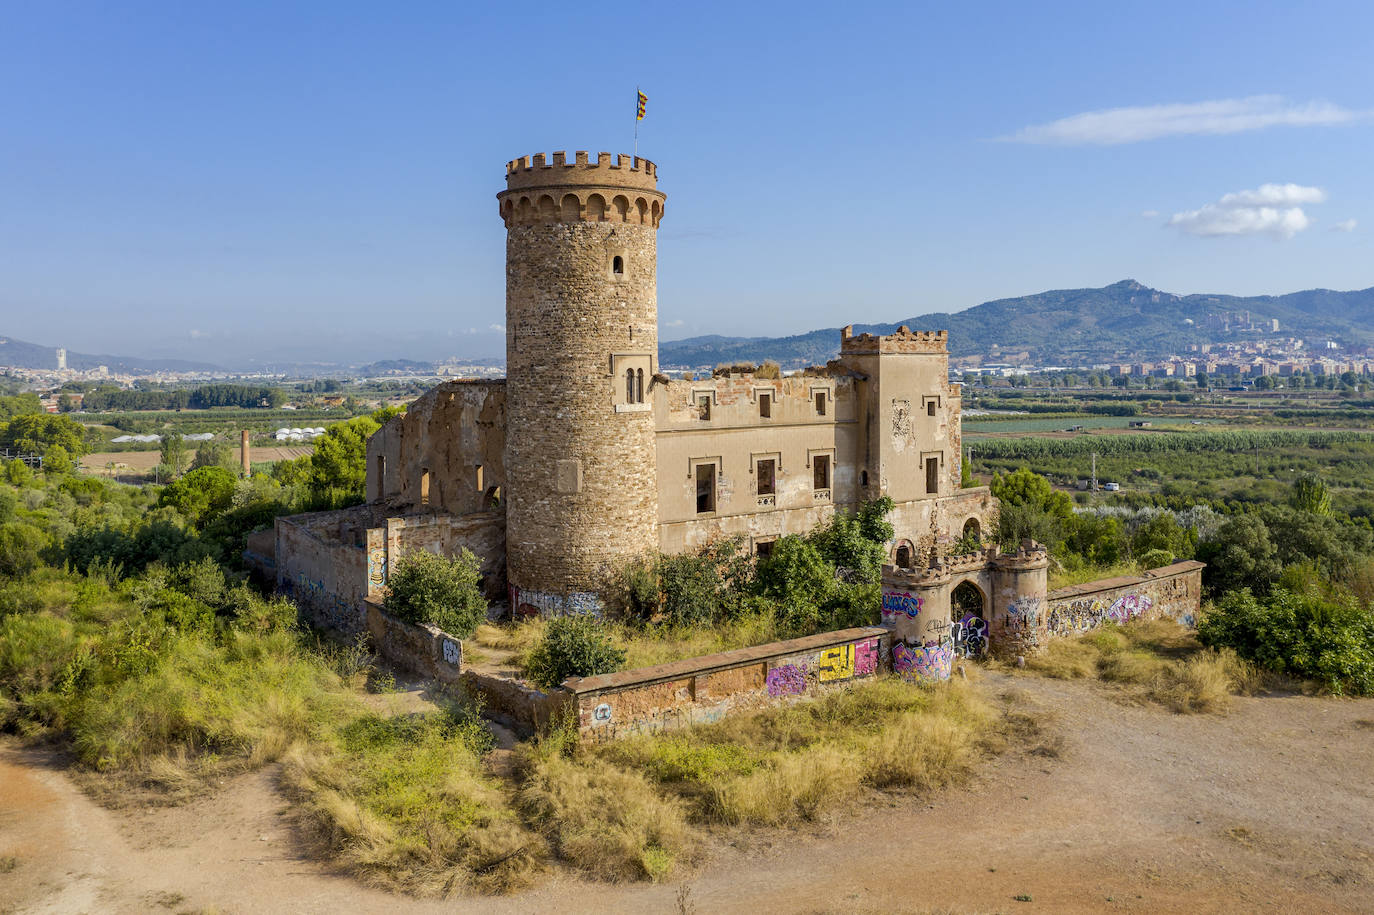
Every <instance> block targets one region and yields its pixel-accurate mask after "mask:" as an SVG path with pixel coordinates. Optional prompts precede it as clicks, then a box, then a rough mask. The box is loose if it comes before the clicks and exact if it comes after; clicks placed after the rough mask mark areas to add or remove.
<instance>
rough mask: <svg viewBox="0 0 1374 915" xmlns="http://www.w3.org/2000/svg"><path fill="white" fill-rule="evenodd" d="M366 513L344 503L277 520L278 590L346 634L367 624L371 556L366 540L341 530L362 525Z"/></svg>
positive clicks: (314, 619)
mask: <svg viewBox="0 0 1374 915" xmlns="http://www.w3.org/2000/svg"><path fill="white" fill-rule="evenodd" d="M365 517H366V510H365V509H362V510H360V509H343V510H341V511H332V512H313V513H311V514H308V515H293V516H291V517H289V518H278V519H276V521H275V525H274V527H275V532H276V564H277V590H278V591H280V592H281V593H283V594H286V595H288V596H289V597H291V598H292V599H293V600H295V602H296V606H297V607H298V608H300V611H301V614H302V616H304V617H305V618H306V619H307V620H308V621H309V622H310V623H312V624H313V625H316V626H319V627H320V628H323V629H331V630H333V631H335V632H338V633H341V634H343V635H345V636H353V635H357V634H358V633H360V632H362V631H363V630H364V628H365V626H366V619H365V617H364V613H363V606H362V601H363V598H365V597H366V596H367V591H368V574H367V566H368V557H367V551H366V549H365V548H364V544H360V543H359V542H358V541H357V540H356V539H354V538H353V537H351V536H344V537H341V536H340V532H341V531H345V532H351V531H353V530H355V529H358V528H357V524H358V523H360V519H362V518H365ZM361 530H365V528H362V529H361ZM364 543H365V541H364Z"/></svg>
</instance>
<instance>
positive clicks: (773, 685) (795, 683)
mask: <svg viewBox="0 0 1374 915" xmlns="http://www.w3.org/2000/svg"><path fill="white" fill-rule="evenodd" d="M805 691H806V672H805V671H803V670H802V669H801V668H800V667H798V666H796V665H795V664H782V665H780V666H778V667H774V668H773V669H772V670H770V671H769V672H768V695H770V696H772V697H773V698H774V699H777V698H779V697H780V696H800V695H801V694H802V693H804V692H805Z"/></svg>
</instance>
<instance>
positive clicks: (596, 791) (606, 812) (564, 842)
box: [519, 736, 691, 880]
mask: <svg viewBox="0 0 1374 915" xmlns="http://www.w3.org/2000/svg"><path fill="white" fill-rule="evenodd" d="M566 748H567V744H566V738H563V739H560V738H558V737H557V736H555V737H554V738H552V739H551V741H550V742H548V743H545V744H543V745H540V744H536V745H533V746H527V747H526V748H525V749H524V755H523V759H522V760H521V771H522V773H523V775H522V778H523V784H522V786H521V788H520V794H519V804H520V807H521V810H522V811H523V812H524V814H525V816H526V818H527V819H528V820H529V821H530V822H531V823H535V824H538V825H539V828H540V829H541V831H542V832H543V834H544V835H545V836H546V837H547V838H548V839H549V841H550V843H551V844H552V845H553V847H554V849H555V850H556V851H557V853H558V855H559V856H560V857H561V858H563V859H564V860H565V861H567V862H568V863H570V864H572V865H574V866H575V867H577V868H579V869H581V870H583V871H585V872H587V873H589V874H592V875H593V876H596V877H599V878H601V879H605V880H636V879H639V880H642V879H649V880H660V879H663V878H664V877H666V876H668V874H669V873H671V871H672V869H673V867H674V865H675V864H676V863H677V862H678V861H679V860H680V859H681V858H682V857H684V856H685V855H686V854H688V853H689V852H690V850H691V841H690V832H689V830H688V828H687V821H686V817H685V815H684V808H683V804H682V803H681V802H680V801H678V800H677V799H675V798H672V797H668V796H665V795H664V794H662V793H661V792H659V791H658V790H657V789H656V788H655V787H654V785H653V784H651V783H650V781H649V780H648V779H647V778H645V776H644V775H643V774H642V773H640V772H638V771H635V770H634V769H632V768H627V767H619V766H616V765H614V764H612V763H611V762H610V761H609V760H608V759H604V758H598V757H596V756H591V755H587V754H570V753H568V752H565V750H566Z"/></svg>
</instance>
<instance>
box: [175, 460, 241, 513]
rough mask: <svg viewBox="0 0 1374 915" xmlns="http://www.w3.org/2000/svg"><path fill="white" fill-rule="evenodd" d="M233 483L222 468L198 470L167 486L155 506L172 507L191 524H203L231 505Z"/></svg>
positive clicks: (231, 477) (232, 479)
mask: <svg viewBox="0 0 1374 915" xmlns="http://www.w3.org/2000/svg"><path fill="white" fill-rule="evenodd" d="M235 482H236V481H235V478H234V475H233V474H232V473H230V472H229V471H228V470H225V469H224V468H223V467H198V468H196V469H195V470H192V471H191V472H189V473H187V474H186V475H185V476H184V477H182V478H181V479H179V480H176V481H174V482H172V483H169V484H167V486H166V487H165V488H164V489H163V490H162V494H161V495H160V496H159V497H158V505H166V506H171V507H172V508H175V509H176V510H177V511H178V512H180V513H181V515H182V516H183V517H185V518H186V519H187V520H188V521H190V522H191V523H192V524H197V525H199V524H203V523H204V522H206V521H209V520H210V519H211V518H213V517H215V516H216V515H218V514H220V513H221V512H224V511H227V510H228V509H229V507H230V506H232V505H233V504H234V484H235Z"/></svg>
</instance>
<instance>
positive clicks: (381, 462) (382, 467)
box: [377, 454, 386, 499]
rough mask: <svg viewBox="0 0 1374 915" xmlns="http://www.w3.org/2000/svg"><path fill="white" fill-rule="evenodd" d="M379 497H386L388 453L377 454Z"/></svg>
mask: <svg viewBox="0 0 1374 915" xmlns="http://www.w3.org/2000/svg"><path fill="white" fill-rule="evenodd" d="M377 497H378V498H380V499H385V498H386V455H385V454H379V455H377Z"/></svg>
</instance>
